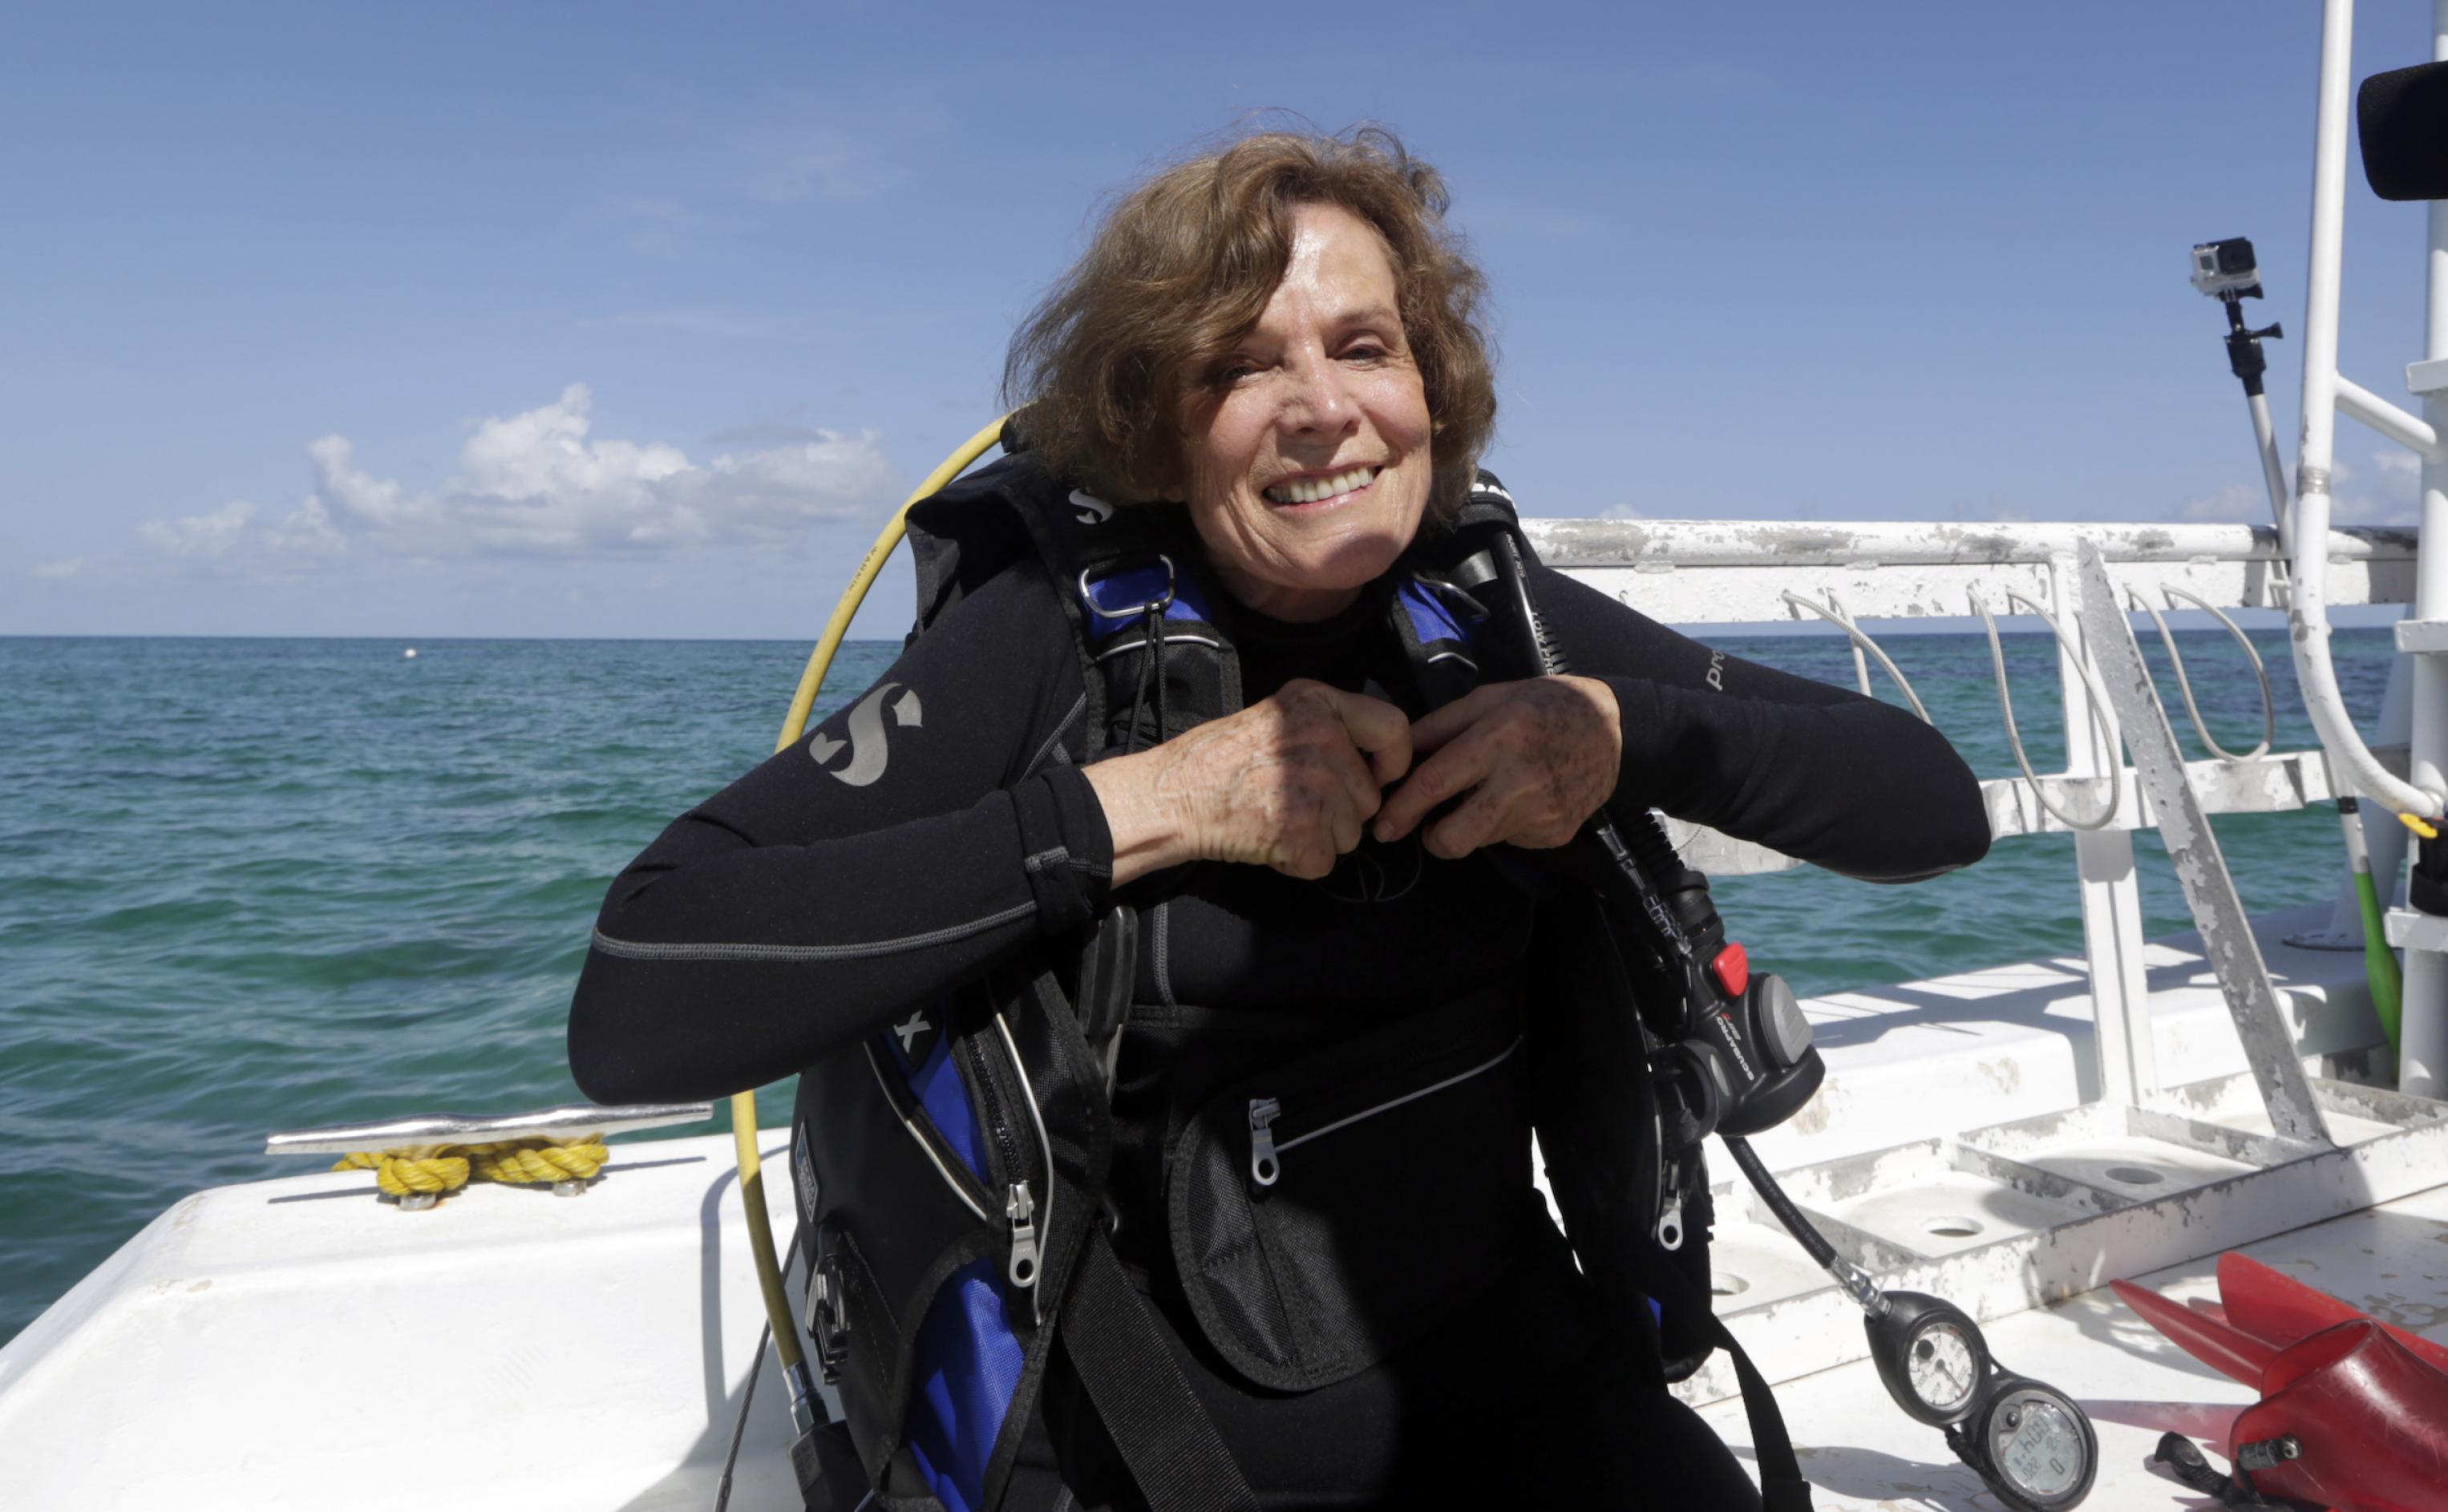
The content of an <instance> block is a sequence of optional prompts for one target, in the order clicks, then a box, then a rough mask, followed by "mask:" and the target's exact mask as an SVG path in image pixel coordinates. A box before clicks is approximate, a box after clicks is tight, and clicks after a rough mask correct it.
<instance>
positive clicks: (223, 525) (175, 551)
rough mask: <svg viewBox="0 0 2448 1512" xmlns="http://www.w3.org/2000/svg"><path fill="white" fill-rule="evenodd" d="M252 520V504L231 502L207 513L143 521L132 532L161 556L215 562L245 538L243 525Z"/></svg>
mask: <svg viewBox="0 0 2448 1512" xmlns="http://www.w3.org/2000/svg"><path fill="white" fill-rule="evenodd" d="M254 518H255V506H254V505H251V504H249V503H247V502H246V501H245V500H244V499H232V500H231V501H230V502H229V503H227V504H225V505H222V506H221V507H220V508H218V509H215V510H213V511H212V512H211V513H210V514H190V515H182V516H181V517H180V518H179V519H176V520H147V521H145V522H144V523H143V525H141V526H138V527H137V532H136V533H137V534H138V535H140V536H142V537H143V539H144V544H145V545H149V546H151V547H152V548H153V549H154V550H156V551H159V552H161V553H162V554H163V556H169V557H181V558H185V559H188V560H191V561H194V560H201V561H208V562H209V561H218V560H220V558H222V557H225V556H228V555H229V554H230V551H231V549H232V548H233V547H235V546H237V545H239V543H240V542H241V541H243V540H244V539H245V538H246V527H247V523H248V522H249V521H251V520H253V519H254Z"/></svg>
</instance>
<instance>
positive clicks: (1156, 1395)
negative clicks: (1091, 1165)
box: [1061, 1224, 1258, 1512]
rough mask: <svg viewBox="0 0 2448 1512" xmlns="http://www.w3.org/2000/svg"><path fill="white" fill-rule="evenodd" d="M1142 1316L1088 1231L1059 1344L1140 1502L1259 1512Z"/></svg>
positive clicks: (1101, 1242) (1109, 1255)
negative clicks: (1125, 1467) (1134, 1484)
mask: <svg viewBox="0 0 2448 1512" xmlns="http://www.w3.org/2000/svg"><path fill="white" fill-rule="evenodd" d="M1147 1307H1148V1305H1147V1302H1146V1301H1145V1300H1144V1299H1143V1298H1141V1297H1140V1296H1139V1294H1138V1292H1135V1291H1133V1290H1132V1289H1131V1284H1130V1282H1129V1280H1128V1279H1126V1278H1125V1277H1124V1276H1123V1274H1122V1264H1121V1261H1120V1260H1119V1258H1117V1257H1116V1256H1115V1254H1114V1245H1113V1241H1112V1240H1111V1239H1109V1238H1107V1237H1106V1236H1105V1231H1104V1229H1103V1227H1102V1226H1101V1225H1097V1224H1091V1225H1090V1226H1089V1232H1088V1236H1087V1242H1086V1243H1085V1244H1084V1245H1083V1246H1082V1247H1081V1253H1080V1264H1079V1269H1078V1271H1077V1272H1076V1273H1074V1275H1073V1278H1072V1282H1071V1292H1070V1295H1069V1296H1068V1297H1066V1298H1065V1299H1064V1300H1063V1304H1062V1322H1061V1330H1062V1340H1063V1344H1064V1346H1065V1348H1067V1349H1069V1350H1070V1352H1071V1364H1072V1367H1073V1368H1075V1369H1077V1370H1078V1371H1079V1372H1080V1384H1081V1385H1082V1386H1084V1387H1086V1388H1088V1400H1089V1401H1090V1402H1092V1403H1093V1404H1095V1406H1096V1408H1097V1415H1098V1416H1099V1417H1100V1418H1102V1419H1103V1420H1104V1424H1105V1431H1106V1432H1107V1433H1108V1434H1110V1435H1112V1437H1113V1441H1114V1445H1115V1447H1117V1448H1118V1449H1119V1450H1120V1451H1121V1455H1122V1460H1123V1462H1124V1463H1125V1464H1128V1465H1129V1466H1130V1467H1131V1478H1132V1479H1133V1480H1135V1481H1137V1482H1138V1487H1139V1494H1140V1495H1141V1496H1143V1497H1145V1498H1146V1499H1147V1504H1148V1505H1149V1506H1151V1507H1157V1508H1161V1509H1163V1512H1174V1509H1176V1508H1179V1509H1180V1512H1258V1498H1257V1494H1256V1493H1255V1492H1253V1491H1252V1490H1251V1489H1250V1483H1249V1482H1248V1481H1246V1480H1244V1479H1243V1478H1242V1475H1241V1468H1240V1466H1239V1465H1237V1464H1234V1461H1233V1455H1232V1451H1230V1450H1228V1449H1227V1448H1225V1447H1224V1440H1223V1439H1222V1437H1220V1436H1219V1435H1218V1434H1217V1433H1216V1431H1215V1425H1214V1423H1213V1422H1211V1421H1210V1420H1209V1418H1208V1416H1207V1409H1206V1408H1205V1407H1202V1406H1201V1405H1200V1404H1199V1401H1198V1397H1197V1395H1196V1394H1195V1393H1194V1392H1193V1391H1192V1390H1191V1389H1190V1383H1189V1382H1188V1381H1186V1380H1184V1379H1182V1374H1181V1368H1180V1367H1178V1366H1176V1364H1174V1360H1173V1353H1172V1351H1171V1350H1170V1349H1167V1348H1166V1347H1165V1343H1164V1339H1163V1337H1162V1336H1161V1335H1160V1334H1159V1333H1158V1332H1157V1324H1156V1320H1155V1319H1154V1318H1151V1317H1149V1316H1148V1311H1147Z"/></svg>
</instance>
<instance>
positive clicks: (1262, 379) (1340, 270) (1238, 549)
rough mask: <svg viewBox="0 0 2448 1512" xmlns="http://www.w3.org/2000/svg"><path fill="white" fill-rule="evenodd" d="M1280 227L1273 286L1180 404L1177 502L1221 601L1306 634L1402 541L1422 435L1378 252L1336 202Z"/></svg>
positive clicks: (1424, 418)
mask: <svg viewBox="0 0 2448 1512" xmlns="http://www.w3.org/2000/svg"><path fill="white" fill-rule="evenodd" d="M1291 222H1292V246H1291V258H1290V259H1289V261H1288V262H1287V264H1286V266H1285V268H1284V278H1283V281H1282V282H1281V283H1279V284H1277V285H1276V286H1275V292H1274V294H1273V296H1272V297H1271V298H1270V299H1269V300H1268V301H1267V307H1266V310H1265V312H1264V313H1263V314H1261V315H1260V316H1258V321H1257V324H1256V325H1254V326H1253V327H1252V328H1251V329H1250V330H1249V332H1248V333H1247V334H1245V335H1243V336H1242V338H1241V340H1240V343H1239V344H1238V345H1237V346H1236V347H1235V348H1234V351H1233V353H1232V354H1231V355H1230V356H1229V357H1228V358H1227V359H1226V361H1225V362H1224V363H1223V364H1221V366H1220V369H1219V371H1217V372H1216V373H1214V381H1213V382H1212V383H1210V384H1209V385H1208V386H1207V387H1206V388H1205V389H1204V390H1202V391H1199V392H1197V393H1195V395H1194V397H1193V400H1192V404H1191V410H1190V413H1189V415H1188V417H1187V423H1186V425H1185V428H1184V429H1185V434H1184V436H1183V441H1182V451H1183V456H1184V459H1185V463H1186V467H1185V471H1186V473H1187V477H1186V479H1185V480H1184V483H1183V485H1182V487H1181V488H1180V489H1178V490H1177V492H1178V495H1179V496H1180V497H1181V498H1183V500H1184V501H1185V502H1186V503H1187V504H1188V506H1189V509H1190V519H1191V523H1192V524H1193V525H1194V526H1196V528H1197V531H1198V537H1199V539H1200V541H1202V542H1203V543H1205V545H1206V546H1207V552H1208V555H1209V557H1210V558H1211V559H1212V560H1213V561H1214V565H1215V570H1216V575H1217V576H1218V577H1219V578H1221V579H1222V580H1223V583H1224V586H1225V587H1226V588H1227V589H1228V590H1230V591H1231V593H1232V594H1233V596H1234V598H1236V599H1238V600H1240V601H1241V602H1242V603H1245V604H1247V605H1249V606H1250V607H1251V608H1253V609H1255V610H1257V611H1258V612H1259V613H1261V614H1266V615H1271V616H1272V617H1274V618H1276V619H1279V620H1292V621H1311V620H1323V619H1326V618H1328V617H1329V616H1330V615H1332V614H1334V613H1336V612H1337V611H1338V610H1340V609H1342V608H1343V607H1344V606H1345V605H1347V604H1348V603H1351V602H1352V600H1353V599H1354V598H1356V597H1358V595H1359V590H1360V588H1361V586H1362V585H1363V584H1367V583H1368V582H1369V581H1370V580H1371V579H1373V578H1375V577H1377V576H1378V575H1379V574H1381V573H1383V572H1384V571H1385V570H1386V569H1387V567H1390V566H1392V565H1394V559H1395V558H1396V557H1398V556H1400V555H1402V553H1403V550H1404V548H1405V547H1406V546H1408V545H1410V544H1411V537H1412V536H1413V535H1415V534H1416V533H1417V532H1418V530H1419V527H1420V517H1421V515H1422V514H1423V513H1425V510H1426V508H1427V503H1428V491H1429V484H1430V481H1431V479H1430V461H1429V455H1428V439H1429V431H1430V429H1431V427H1430V421H1429V418H1428V402H1427V395H1426V393H1425V391H1424V390H1423V388H1422V387H1421V383H1420V370H1419V368H1418V366H1417V365H1416V364H1415V363H1414V362H1413V361H1412V358H1411V352H1410V347H1409V344H1408V343H1407V342H1406V339H1405V337H1404V334H1403V319H1402V315H1401V312H1400V310H1399V308H1398V306H1397V291H1396V287H1395V281H1394V265H1393V261H1392V259H1391V258H1389V257H1388V256H1387V250H1386V243H1385V241H1384V240H1383V239H1381V238H1380V237H1379V236H1378V234H1377V232H1376V230H1375V228H1374V227H1372V226H1370V225H1369V224H1368V223H1367V221H1365V220H1361V219H1360V218H1359V217H1358V216H1355V215H1353V214H1352V213H1351V212H1350V211H1348V210H1345V209H1343V208H1341V207H1340V206H1337V205H1324V204H1310V205H1301V206H1298V207H1297V208H1295V209H1294V210H1293V212H1292V218H1291Z"/></svg>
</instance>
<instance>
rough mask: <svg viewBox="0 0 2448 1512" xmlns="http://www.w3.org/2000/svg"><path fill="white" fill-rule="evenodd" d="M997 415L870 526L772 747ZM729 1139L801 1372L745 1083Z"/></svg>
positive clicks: (783, 1358) (765, 1285)
mask: <svg viewBox="0 0 2448 1512" xmlns="http://www.w3.org/2000/svg"><path fill="white" fill-rule="evenodd" d="M1003 424H1004V423H1003V421H1002V420H997V421H995V423H994V424H992V425H990V426H987V427H986V428H985V429H984V430H982V431H979V432H978V433H977V434H976V435H973V436H971V437H969V438H968V439H967V440H966V441H964V442H962V443H961V446H960V449H959V450H956V451H954V452H953V453H952V454H951V455H950V456H948V457H946V458H945V459H944V460H943V462H942V463H941V464H940V465H939V466H937V468H936V469H935V470H934V471H932V472H930V473H928V474H927V481H926V482H924V483H921V484H920V485H918V489H917V491H916V492H914V493H912V494H910V495H909V497H908V498H907V499H904V500H903V501H902V502H901V507H900V508H898V509H895V510H893V511H892V518H891V519H890V520H888V521H886V522H885V526H884V528H883V529H882V530H881V531H878V532H877V533H876V537H875V545H871V546H869V547H868V548H867V558H866V560H865V561H863V562H861V563H860V564H859V565H858V570H857V571H856V572H854V573H852V574H851V580H850V586H849V587H847V588H844V589H843V590H842V596H841V602H840V603H836V604H834V605H833V616H832V619H831V620H828V621H827V622H825V633H824V634H823V635H822V636H820V637H818V638H817V641H816V648H815V649H814V650H813V651H811V652H809V653H808V665H807V669H806V670H805V671H803V672H801V673H800V674H799V686H798V690H797V691H796V692H794V693H793V694H792V695H791V712H790V713H789V714H787V715H785V716H783V718H782V735H781V737H780V738H779V739H777V740H775V742H774V749H775V751H776V752H781V751H787V750H789V749H790V748H791V747H792V746H793V745H794V744H795V743H797V741H798V738H799V737H800V735H801V734H802V733H803V732H804V731H805V730H806V729H807V727H808V714H809V712H810V711H811V710H813V708H814V707H815V706H816V690H817V689H818V688H819V687H821V686H823V684H824V680H825V673H826V671H827V670H828V669H829V668H831V667H832V664H833V653H834V652H836V651H838V650H840V649H841V643H842V637H843V636H845V635H848V634H849V633H850V622H851V620H852V619H853V618H855V617H856V616H857V614H858V606H859V605H860V604H861V603H865V602H866V599H867V590H868V589H869V588H870V586H872V585H873V584H874V583H875V578H876V574H877V573H879V572H881V571H883V570H884V564H885V562H886V560H887V559H889V557H890V556H891V555H892V548H893V547H894V546H897V545H900V544H901V537H902V534H903V532H904V531H905V530H906V529H907V528H908V526H907V523H906V522H907V521H908V515H909V507H910V506H911V505H913V504H916V503H917V502H918V501H919V500H921V499H924V498H927V497H928V496H930V495H932V494H935V493H938V492H940V491H942V489H943V488H944V486H945V485H946V484H947V483H949V482H951V481H952V480H953V479H954V478H957V477H959V476H960V475H961V474H962V473H963V472H965V471H966V470H967V469H968V467H969V464H971V463H973V462H975V461H977V460H978V458H980V457H982V456H984V455H985V453H986V452H987V451H988V450H990V449H992V448H993V447H994V445H995V443H996V442H997V441H999V440H1001V439H1002V437H1003ZM731 1141H732V1145H733V1147H734V1148H735V1149H736V1150H737V1152H738V1154H739V1196H740V1200H741V1202H742V1203H743V1204H744V1205H745V1207H746V1210H747V1215H748V1249H749V1252H750V1254H753V1255H755V1260H756V1281H757V1285H758V1286H759V1287H761V1288H762V1289H763V1290H764V1292H765V1317H766V1321H767V1322H769V1323H771V1324H772V1325H773V1326H774V1358H775V1361H776V1362H777V1363H779V1364H780V1366H781V1367H782V1373H783V1377H784V1379H786V1380H789V1379H793V1378H794V1377H797V1376H801V1375H804V1374H805V1372H806V1369H807V1356H806V1355H805V1354H804V1353H803V1352H802V1351H801V1350H800V1349H799V1332H798V1330H797V1328H796V1327H794V1325H793V1323H792V1321H791V1303H790V1299H789V1297H788V1296H787V1295H786V1294H785V1293H784V1292H783V1290H782V1262H781V1259H780V1257H779V1256H778V1255H777V1254H775V1249H774V1225H773V1223H772V1222H771V1221H770V1220H769V1219H768V1218H767V1217H766V1215H765V1177H764V1173H763V1167H762V1164H761V1162H760V1161H759V1160H758V1159H757V1157H756V1093H755V1090H754V1089H753V1088H752V1089H751V1090H749V1091H746V1092H738V1093H734V1094H733V1095H732V1099H731Z"/></svg>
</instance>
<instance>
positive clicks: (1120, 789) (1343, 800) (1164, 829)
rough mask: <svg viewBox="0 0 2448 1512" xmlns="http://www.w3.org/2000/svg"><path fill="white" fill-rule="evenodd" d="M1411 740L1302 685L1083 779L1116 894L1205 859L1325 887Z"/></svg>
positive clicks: (1406, 765) (1398, 724)
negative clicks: (1109, 856)
mask: <svg viewBox="0 0 2448 1512" xmlns="http://www.w3.org/2000/svg"><path fill="white" fill-rule="evenodd" d="M1411 738H1412V736H1411V723H1410V720H1409V719H1407V718H1405V716H1404V714H1403V711H1402V710H1400V709H1398V708H1396V707H1394V706H1393V705H1392V704H1390V703H1387V702H1385V701H1383V700H1381V699H1371V698H1366V697H1363V696H1362V695H1360V694H1356V693H1345V692H1343V691H1341V690H1340V689H1336V688H1330V687H1328V686H1327V685H1326V684H1325V683H1323V682H1312V681H1310V680H1308V679H1293V680H1292V681H1291V682H1287V683H1285V684H1284V685H1283V687H1281V688H1280V689H1278V690H1277V691H1276V692H1275V693H1274V694H1273V695H1272V697H1269V698H1266V699H1260V700H1259V701H1258V702H1256V703H1253V704H1252V705H1250V706H1249V707H1248V708H1246V709H1243V710H1241V711H1240V712H1239V713H1237V714H1232V715H1227V716H1225V717H1224V718H1220V719H1212V720H1210V721H1208V722H1207V723H1205V724H1202V725H1200V726H1198V727H1197V728H1196V729H1194V730H1191V731H1188V732H1187V733H1185V734H1182V735H1178V736H1176V737H1174V738H1172V739H1170V740H1167V741H1165V742H1164V743H1163V744H1162V745H1158V746H1156V747H1153V748H1151V749H1149V750H1146V751H1140V752H1136V753H1134V754H1132V755H1130V756H1116V757H1114V758H1112V759H1110V760H1106V761H1099V762H1095V763H1093V764H1091V765H1090V766H1088V767H1086V768H1085V769H1083V770H1084V774H1085V775H1086V776H1087V778H1088V782H1089V785H1090V786H1091V787H1093V788H1095V789H1096V791H1097V799H1098V802H1099V803H1100V804H1101V805H1103V807H1104V810H1105V823H1106V827H1107V828H1108V829H1110V830H1111V831H1112V832H1113V837H1114V885H1115V886H1116V887H1119V886H1121V885H1122V884H1124V883H1126V882H1129V881H1132V880H1134V879H1135V878H1138V877H1141V876H1145V875H1146V874H1147V873H1149V872H1151V871H1162V870H1163V869H1164V868H1166V867H1170V866H1178V865H1180V864H1181V863H1183V862H1185V861H1198V860H1205V861H1239V862H1246V863H1250V864H1253V865H1257V866H1267V867H1272V868H1274V869H1275V870H1276V871H1281V872H1284V873H1286V874H1287V875H1290V876H1295V877H1307V878H1317V877H1322V876H1325V875H1326V874H1327V873H1328V872H1329V871H1333V870H1334V863H1335V860H1336V858H1337V857H1339V856H1341V855H1342V854H1344V852H1348V851H1349V850H1351V849H1352V848H1353V847H1354V846H1356V845H1358V844H1359V843H1360V833H1361V827H1362V826H1363V825H1365V824H1367V822H1368V820H1369V819H1370V818H1371V817H1372V816H1373V815H1375V814H1376V813H1377V812H1378V810H1379V807H1380V805H1381V803H1382V801H1383V798H1382V794H1383V790H1384V789H1385V788H1386V787H1387V785H1388V784H1390V783H1393V782H1396V781H1398V780H1400V779H1401V778H1402V776H1403V775H1404V774H1405V773H1406V772H1408V771H1409V770H1410V766H1411ZM1610 780H1612V776H1611V775H1610Z"/></svg>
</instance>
